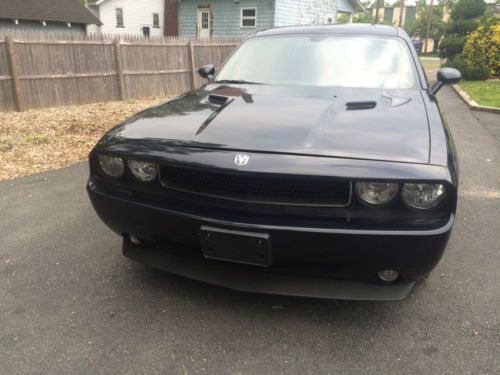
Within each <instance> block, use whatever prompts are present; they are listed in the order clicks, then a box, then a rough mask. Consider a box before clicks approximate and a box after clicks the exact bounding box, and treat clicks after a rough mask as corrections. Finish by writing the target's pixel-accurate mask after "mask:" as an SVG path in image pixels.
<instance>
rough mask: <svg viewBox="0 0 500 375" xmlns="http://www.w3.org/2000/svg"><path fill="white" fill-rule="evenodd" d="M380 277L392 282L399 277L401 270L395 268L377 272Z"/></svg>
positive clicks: (384, 280)
mask: <svg viewBox="0 0 500 375" xmlns="http://www.w3.org/2000/svg"><path fill="white" fill-rule="evenodd" d="M377 275H378V278H379V279H380V280H382V281H383V282H386V283H392V282H394V281H396V280H397V278H398V277H399V272H398V271H394V270H383V271H379V272H378V273H377Z"/></svg>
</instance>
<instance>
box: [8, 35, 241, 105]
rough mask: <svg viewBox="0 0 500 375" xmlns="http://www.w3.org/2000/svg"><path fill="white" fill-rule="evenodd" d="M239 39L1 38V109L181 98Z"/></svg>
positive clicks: (45, 36)
mask: <svg viewBox="0 0 500 375" xmlns="http://www.w3.org/2000/svg"><path fill="white" fill-rule="evenodd" d="M237 45H238V40H235V39H232V40H231V39H225V40H222V39H221V40H206V41H199V40H189V39H182V38H150V39H145V38H138V37H120V38H116V37H112V36H99V37H98V36H90V37H89V36H78V37H74V36H62V35H51V36H49V35H47V34H45V35H43V36H41V34H34V33H33V34H30V33H11V34H9V35H0V111H4V112H5V111H24V110H27V109H31V108H43V107H52V106H65V105H74V104H85V103H96V102H106V101H116V100H127V99H136V98H145V97H151V96H164V95H174V94H180V93H182V92H184V91H187V90H189V89H193V88H196V87H198V86H200V85H201V84H202V83H203V79H202V78H201V77H199V76H198V74H197V73H196V71H197V69H198V67H200V66H201V65H204V64H208V63H211V64H214V65H215V66H220V64H222V63H223V61H224V60H225V59H226V58H227V56H228V55H229V54H230V53H231V52H232V51H233V50H234V48H235V47H236V46H237Z"/></svg>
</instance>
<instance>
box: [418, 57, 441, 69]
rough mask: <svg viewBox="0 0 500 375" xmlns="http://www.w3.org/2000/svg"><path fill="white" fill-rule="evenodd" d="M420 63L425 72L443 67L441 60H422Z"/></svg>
mask: <svg viewBox="0 0 500 375" xmlns="http://www.w3.org/2000/svg"><path fill="white" fill-rule="evenodd" d="M420 62H421V63H422V66H423V67H424V69H425V70H438V69H439V67H440V66H441V61H439V60H426V59H420Z"/></svg>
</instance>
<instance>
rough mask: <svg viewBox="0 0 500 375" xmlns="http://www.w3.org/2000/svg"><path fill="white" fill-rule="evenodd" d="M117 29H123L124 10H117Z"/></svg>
mask: <svg viewBox="0 0 500 375" xmlns="http://www.w3.org/2000/svg"><path fill="white" fill-rule="evenodd" d="M116 27H123V9H122V8H116Z"/></svg>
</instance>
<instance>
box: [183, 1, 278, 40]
mask: <svg viewBox="0 0 500 375" xmlns="http://www.w3.org/2000/svg"><path fill="white" fill-rule="evenodd" d="M198 7H209V8H210V9H211V13H212V36H214V37H218V36H243V35H248V34H251V33H254V32H255V31H258V30H263V29H266V28H269V27H272V26H274V2H273V1H267V0H264V1H263V0H254V1H248V0H241V1H240V2H239V3H236V2H235V0H212V1H207V0H201V1H199V0H181V2H180V4H179V35H180V36H190V37H196V34H197V11H198ZM247 7H249V8H257V27H256V28H241V27H240V22H241V20H240V18H241V14H240V12H241V8H247Z"/></svg>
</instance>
